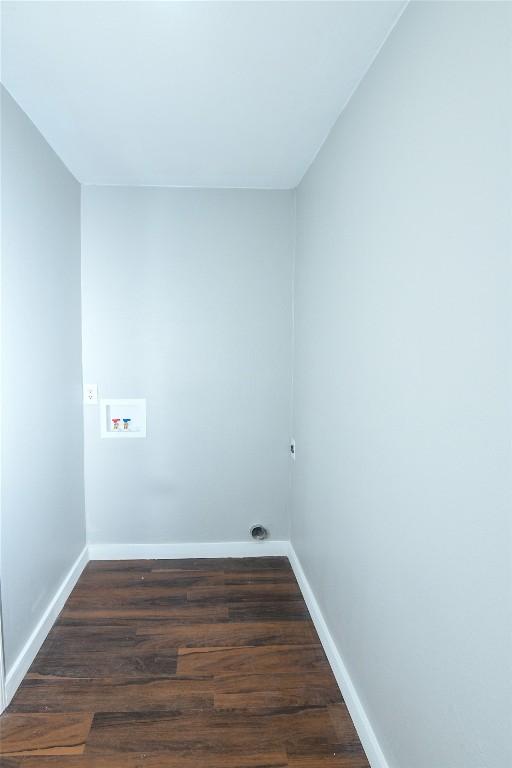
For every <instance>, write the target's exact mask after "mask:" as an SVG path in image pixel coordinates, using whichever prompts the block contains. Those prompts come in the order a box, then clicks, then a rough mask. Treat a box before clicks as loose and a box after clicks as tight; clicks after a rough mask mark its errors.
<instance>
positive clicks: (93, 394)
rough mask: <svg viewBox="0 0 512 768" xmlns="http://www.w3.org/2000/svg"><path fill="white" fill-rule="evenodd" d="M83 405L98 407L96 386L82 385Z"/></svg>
mask: <svg viewBox="0 0 512 768" xmlns="http://www.w3.org/2000/svg"><path fill="white" fill-rule="evenodd" d="M84 403H86V404H87V405H98V385H97V384H85V385H84Z"/></svg>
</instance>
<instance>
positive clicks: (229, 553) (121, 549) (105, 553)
mask: <svg viewBox="0 0 512 768" xmlns="http://www.w3.org/2000/svg"><path fill="white" fill-rule="evenodd" d="M288 547H289V542H288V541H272V540H268V541H200V542H183V543H162V544H151V543H150V544H109V543H103V544H89V558H90V560H153V559H155V560H157V559H158V558H164V559H165V558H168V559H170V560H171V559H177V558H181V557H193V558H196V557H266V556H268V555H288Z"/></svg>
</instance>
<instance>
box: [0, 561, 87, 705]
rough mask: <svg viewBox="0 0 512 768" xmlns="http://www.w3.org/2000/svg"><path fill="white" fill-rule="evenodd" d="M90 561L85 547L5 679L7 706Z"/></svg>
mask: <svg viewBox="0 0 512 768" xmlns="http://www.w3.org/2000/svg"><path fill="white" fill-rule="evenodd" d="M88 561H89V555H88V552H87V547H84V548H83V550H82V552H81V553H80V555H79V556H78V557H77V559H76V560H75V562H74V563H73V565H72V566H71V568H70V570H69V571H68V573H67V575H66V576H65V578H64V580H63V581H62V583H61V585H60V587H59V588H58V590H57V592H56V593H55V595H54V597H53V599H52V601H51V602H50V604H49V605H48V607H47V609H46V610H45V612H44V613H43V615H42V616H41V618H40V620H39V621H38V623H37V625H36V627H35V628H34V630H33V632H32V634H31V635H30V637H29V638H28V640H27V642H26V643H25V645H24V646H23V648H22V650H21V651H20V653H19V654H18V657H17V659H16V660H15V662H14V664H13V665H12V667H11V668H10V669H9V671H8V672H7V675H6V678H5V699H6V701H5V705H6V706H7V705H8V704H9V702H10V701H11V699H12V697H13V696H14V694H15V693H16V691H17V689H18V686H19V685H20V683H21V681H22V680H23V678H24V677H25V675H26V674H27V672H28V670H29V667H30V665H31V664H32V662H33V661H34V659H35V657H36V656H37V654H38V652H39V649H40V648H41V646H42V644H43V643H44V641H45V639H46V636H47V635H48V632H49V631H50V629H51V628H52V626H53V624H54V622H55V619H56V618H57V616H58V615H59V613H60V612H61V610H62V608H63V607H64V603H65V602H66V600H67V599H68V597H69V595H70V594H71V591H72V589H73V587H74V586H75V584H76V582H77V581H78V579H79V577H80V574H81V573H82V571H83V569H84V568H85V566H86V565H87V563H88Z"/></svg>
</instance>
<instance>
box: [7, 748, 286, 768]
mask: <svg viewBox="0 0 512 768" xmlns="http://www.w3.org/2000/svg"><path fill="white" fill-rule="evenodd" d="M203 766H204V768H287V766H288V758H287V756H286V752H285V751H284V750H282V749H281V750H273V751H272V752H259V751H258V752H257V753H255V754H249V753H246V754H242V755H227V754H226V753H225V752H224V751H222V752H213V751H211V750H210V751H209V752H208V754H207V755H204V754H203V755H201V758H200V760H199V762H198V757H197V755H194V754H191V753H190V752H189V751H187V752H153V753H148V752H143V753H135V754H130V753H126V752H123V753H121V754H120V755H116V754H110V755H81V756H79V757H69V756H68V757H37V758H36V757H24V758H6V759H5V762H2V764H1V768H202V767H203Z"/></svg>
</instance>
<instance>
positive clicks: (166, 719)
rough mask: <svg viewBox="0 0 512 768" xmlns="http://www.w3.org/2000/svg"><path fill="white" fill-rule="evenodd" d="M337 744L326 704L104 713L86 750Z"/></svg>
mask: <svg viewBox="0 0 512 768" xmlns="http://www.w3.org/2000/svg"><path fill="white" fill-rule="evenodd" d="M335 743H336V736H335V731H334V729H333V726H332V723H331V720H330V717H329V712H328V710H327V708H326V707H316V708H310V709H291V710H285V711H282V712H279V713H273V714H271V715H260V714H247V713H243V714H239V713H232V712H229V713H219V712H209V713H200V714H196V713H191V714H187V715H175V714H174V713H163V712H150V713H123V714H117V713H111V714H107V713H103V714H96V715H95V716H94V720H93V724H92V727H91V731H90V734H89V738H88V740H87V745H86V748H85V753H86V754H108V753H109V752H155V751H173V750H176V751H185V750H189V751H190V752H191V753H193V754H196V755H197V757H198V759H199V758H200V755H201V753H205V752H206V753H208V752H209V751H214V752H215V751H216V752H224V753H225V754H227V755H229V754H244V753H245V752H246V751H249V752H251V751H252V752H258V750H259V751H261V752H268V751H274V750H276V749H280V748H282V747H283V745H285V746H286V747H287V748H288V747H291V748H292V749H293V750H294V751H295V752H300V751H301V749H302V748H303V747H304V748H305V749H306V750H308V751H309V752H310V753H311V751H312V749H313V748H314V746H315V745H319V746H321V747H323V746H324V745H326V744H327V745H334V744H335Z"/></svg>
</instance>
